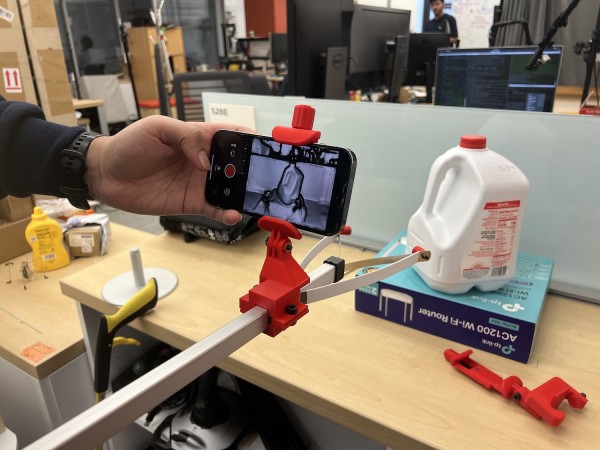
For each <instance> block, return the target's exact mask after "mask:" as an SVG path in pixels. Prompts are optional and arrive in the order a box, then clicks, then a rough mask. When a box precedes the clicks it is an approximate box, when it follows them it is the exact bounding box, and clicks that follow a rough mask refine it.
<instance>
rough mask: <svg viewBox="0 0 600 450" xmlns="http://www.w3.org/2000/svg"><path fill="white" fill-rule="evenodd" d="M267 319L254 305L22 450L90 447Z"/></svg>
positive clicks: (260, 327) (220, 356)
mask: <svg viewBox="0 0 600 450" xmlns="http://www.w3.org/2000/svg"><path fill="white" fill-rule="evenodd" d="M267 320H268V312H267V310H266V309H264V308H261V307H259V306H255V307H254V308H252V309H251V310H250V311H248V312H246V313H244V314H242V315H241V316H239V317H238V318H236V319H234V320H232V321H231V322H229V323H228V324H226V325H224V326H223V327H221V328H219V329H218V330H216V331H215V332H213V333H212V334H210V335H208V336H207V337H205V338H204V339H202V340H201V341H200V342H198V343H196V344H194V345H193V346H191V347H190V348H188V349H187V350H185V351H183V352H181V353H179V354H178V355H175V356H174V357H173V358H171V359H170V360H168V361H166V362H165V363H164V364H161V365H160V366H158V367H157V368H156V369H154V370H152V371H150V372H148V373H147V374H146V375H144V376H142V377H140V378H138V379H137V380H135V381H133V382H131V383H130V384H128V385H127V386H125V387H124V388H122V389H121V390H119V391H117V392H116V393H114V394H112V395H111V396H109V397H107V398H106V400H104V401H102V402H100V403H98V404H97V405H95V406H93V407H91V408H89V409H88V410H86V411H84V412H83V413H81V414H80V415H78V416H77V417H75V418H73V419H71V420H70V421H68V422H67V423H65V424H63V425H61V426H60V427H58V428H56V429H55V430H53V431H51V432H50V433H48V434H47V435H46V436H44V437H43V438H41V439H39V440H37V441H36V442H34V443H32V444H31V445H30V446H28V447H26V449H27V450H48V449H53V450H55V449H64V450H71V449H72V450H81V449H85V448H93V447H94V446H96V445H97V444H98V443H100V442H104V441H106V440H107V439H108V438H110V437H111V436H113V435H114V434H116V433H117V432H119V431H120V430H122V429H123V428H125V427H126V426H127V425H129V424H130V423H131V422H133V421H134V420H135V419H137V418H138V417H140V416H141V415H143V414H144V413H146V412H148V411H149V410H150V409H152V408H153V407H154V406H156V405H157V404H159V403H161V402H162V401H164V400H166V399H167V398H169V397H170V396H171V395H173V394H174V393H176V392H177V391H179V390H180V389H181V388H183V387H184V386H187V385H188V384H189V383H191V382H192V381H194V380H195V379H197V378H198V377H199V376H200V375H202V374H203V373H204V372H206V371H207V370H209V369H210V368H212V367H214V366H215V365H217V364H218V363H219V362H220V361H222V360H223V359H225V358H226V357H227V356H229V355H230V354H232V353H233V352H235V351H236V350H238V349H239V348H241V347H242V346H244V345H245V344H246V343H248V342H250V341H251V340H252V339H254V338H255V337H256V336H258V335H259V334H261V333H262V332H263V331H264V330H266V328H267Z"/></svg>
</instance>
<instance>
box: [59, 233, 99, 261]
mask: <svg viewBox="0 0 600 450" xmlns="http://www.w3.org/2000/svg"><path fill="white" fill-rule="evenodd" d="M101 239H102V227H101V226H100V225H88V226H85V227H77V228H71V229H69V230H67V231H66V232H65V240H66V242H67V248H68V249H69V252H70V253H71V257H73V258H79V257H82V256H100V251H101V242H102V241H101Z"/></svg>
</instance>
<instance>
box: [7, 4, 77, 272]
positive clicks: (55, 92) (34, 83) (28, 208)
mask: <svg viewBox="0 0 600 450" xmlns="http://www.w3.org/2000/svg"><path fill="white" fill-rule="evenodd" d="M0 76H1V80H0V95H2V96H3V97H4V98H6V99H7V100H14V101H22V102H28V103H34V104H37V105H39V106H40V107H41V108H42V109H43V110H44V114H45V115H46V118H47V119H48V120H50V121H52V122H56V123H60V124H63V125H69V126H71V125H76V124H77V121H76V118H75V111H74V109H73V100H72V96H71V89H70V86H69V80H68V75H67V68H66V65H65V58H64V54H63V49H62V44H61V40H60V32H59V29H58V22H57V19H56V11H55V9H54V2H53V1H52V0H0ZM32 211H33V198H32V197H29V198H25V199H21V198H14V197H7V198H4V199H2V200H0V262H4V261H7V260H9V259H12V258H15V257H17V256H20V255H23V254H25V253H27V252H29V251H30V250H31V249H30V248H29V246H28V244H27V241H26V240H25V227H26V226H27V224H28V223H29V220H30V215H31V213H32Z"/></svg>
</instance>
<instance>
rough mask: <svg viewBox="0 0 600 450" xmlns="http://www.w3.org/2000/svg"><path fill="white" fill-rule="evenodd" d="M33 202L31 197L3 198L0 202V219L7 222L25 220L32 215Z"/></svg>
mask: <svg viewBox="0 0 600 450" xmlns="http://www.w3.org/2000/svg"><path fill="white" fill-rule="evenodd" d="M34 206H35V200H34V198H33V197H25V198H19V197H12V196H10V195H9V196H8V197H4V198H3V199H1V200H0V219H3V220H6V221H8V222H14V221H15V220H21V219H25V218H27V217H30V216H31V214H32V213H33V207H34Z"/></svg>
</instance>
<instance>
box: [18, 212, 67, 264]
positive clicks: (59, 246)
mask: <svg viewBox="0 0 600 450" xmlns="http://www.w3.org/2000/svg"><path fill="white" fill-rule="evenodd" d="M25 239H27V243H28V244H29V246H30V247H31V250H32V251H33V269H34V270H35V271H36V272H48V271H49V270H56V269H60V268H61V267H65V266H66V265H68V264H69V262H70V259H69V253H68V252H67V249H66V248H65V246H64V244H63V235H62V229H61V227H60V225H59V223H58V222H57V221H56V220H54V219H51V218H50V217H48V216H47V215H46V213H45V212H44V211H43V210H42V208H40V207H39V206H36V207H35V208H34V210H33V214H32V215H31V222H29V225H27V228H26V229H25Z"/></svg>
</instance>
